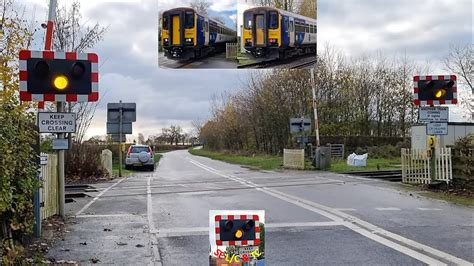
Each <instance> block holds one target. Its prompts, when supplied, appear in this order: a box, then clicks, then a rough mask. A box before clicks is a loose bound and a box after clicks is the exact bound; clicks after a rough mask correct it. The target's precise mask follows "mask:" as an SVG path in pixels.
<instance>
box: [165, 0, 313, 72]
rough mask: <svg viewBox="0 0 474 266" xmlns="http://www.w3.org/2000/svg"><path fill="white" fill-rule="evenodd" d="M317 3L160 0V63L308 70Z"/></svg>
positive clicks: (186, 66)
mask: <svg viewBox="0 0 474 266" xmlns="http://www.w3.org/2000/svg"><path fill="white" fill-rule="evenodd" d="M316 1H317V0H281V1H267V0H230V1H228V0H227V1H226V0H206V1H203V0H177V1H176V0H174V1H168V0H159V2H158V3H159V4H158V6H159V19H158V39H159V42H158V55H159V56H158V64H159V66H160V67H161V68H174V69H179V68H182V69H238V68H242V69H249V68H280V69H301V68H310V67H312V66H313V65H314V64H315V63H316V47H317V20H316V19H317V10H316V6H317V3H316Z"/></svg>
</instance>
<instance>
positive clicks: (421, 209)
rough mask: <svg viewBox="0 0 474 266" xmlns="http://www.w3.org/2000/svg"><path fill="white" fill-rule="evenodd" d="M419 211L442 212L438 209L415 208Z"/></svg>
mask: <svg viewBox="0 0 474 266" xmlns="http://www.w3.org/2000/svg"><path fill="white" fill-rule="evenodd" d="M417 209H418V210H420V211H442V209H438V208H417Z"/></svg>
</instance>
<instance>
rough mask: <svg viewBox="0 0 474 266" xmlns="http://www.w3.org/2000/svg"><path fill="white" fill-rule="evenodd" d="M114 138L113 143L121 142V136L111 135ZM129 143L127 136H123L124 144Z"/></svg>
mask: <svg viewBox="0 0 474 266" xmlns="http://www.w3.org/2000/svg"><path fill="white" fill-rule="evenodd" d="M110 136H111V137H112V141H113V142H120V135H119V134H112V135H110ZM125 142H127V136H125V134H123V135H122V143H125Z"/></svg>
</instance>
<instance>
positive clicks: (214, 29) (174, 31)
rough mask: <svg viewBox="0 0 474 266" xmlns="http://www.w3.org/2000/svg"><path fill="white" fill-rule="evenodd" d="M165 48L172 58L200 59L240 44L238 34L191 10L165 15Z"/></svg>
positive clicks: (166, 12) (171, 10)
mask: <svg viewBox="0 0 474 266" xmlns="http://www.w3.org/2000/svg"><path fill="white" fill-rule="evenodd" d="M160 23H161V46H162V47H163V49H164V50H165V55H166V56H167V57H168V58H171V59H180V60H182V59H189V58H199V57H202V56H205V55H207V54H209V53H210V52H213V51H216V50H220V49H222V48H224V49H225V44H226V43H228V42H233V43H235V42H237V32H236V31H235V30H232V29H230V28H228V27H226V26H224V25H223V24H222V23H220V22H218V21H216V20H214V19H211V18H208V17H206V16H203V15H200V14H199V13H198V12H197V11H196V10H194V9H193V8H189V7H181V8H174V9H170V10H166V11H164V12H163V13H162V16H161V19H160Z"/></svg>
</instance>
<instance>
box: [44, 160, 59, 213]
mask: <svg viewBox="0 0 474 266" xmlns="http://www.w3.org/2000/svg"><path fill="white" fill-rule="evenodd" d="M41 156H47V157H48V164H47V165H42V166H41V176H42V179H43V186H42V188H41V192H40V196H41V198H40V202H42V203H43V204H42V206H41V219H46V218H49V217H51V216H53V215H56V214H59V206H58V203H59V200H58V175H57V166H58V157H57V155H56V154H46V153H41Z"/></svg>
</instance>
